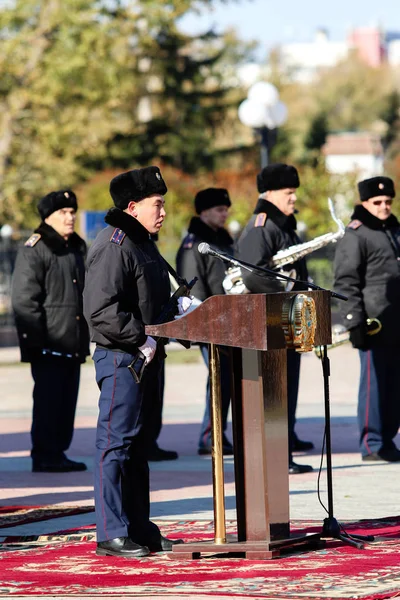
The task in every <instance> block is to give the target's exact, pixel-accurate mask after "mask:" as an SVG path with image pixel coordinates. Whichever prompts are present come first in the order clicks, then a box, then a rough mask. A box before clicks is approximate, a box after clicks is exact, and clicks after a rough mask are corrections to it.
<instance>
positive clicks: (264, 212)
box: [238, 163, 314, 474]
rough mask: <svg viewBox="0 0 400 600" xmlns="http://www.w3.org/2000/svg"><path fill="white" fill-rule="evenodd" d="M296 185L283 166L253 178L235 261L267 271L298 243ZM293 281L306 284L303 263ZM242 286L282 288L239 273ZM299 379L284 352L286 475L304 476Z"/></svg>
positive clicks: (295, 360) (294, 362) (294, 358)
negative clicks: (251, 206)
mask: <svg viewBox="0 0 400 600" xmlns="http://www.w3.org/2000/svg"><path fill="white" fill-rule="evenodd" d="M299 185H300V180H299V176H298V173H297V170H296V169H295V167H293V166H290V165H286V164H283V163H277V164H271V165H268V166H267V167H265V168H264V169H262V171H261V172H260V173H259V174H258V175H257V188H258V191H259V193H260V196H259V199H258V202H257V205H256V208H255V210H254V214H253V216H252V217H251V219H250V221H249V222H248V223H247V225H246V227H245V228H244V230H243V232H242V234H241V236H240V238H239V240H238V258H239V259H240V260H243V261H245V262H248V263H251V264H253V265H256V266H260V267H264V268H270V260H271V258H272V257H273V256H274V255H275V254H276V253H277V252H278V251H279V250H285V249H286V248H289V246H293V245H295V244H299V243H300V242H301V240H300V238H299V237H298V236H297V234H296V219H295V216H294V212H295V203H296V199H297V198H296V189H297V188H298V187H299ZM290 268H291V269H295V270H296V278H297V279H300V280H302V281H307V279H308V273H307V266H306V262H305V260H304V259H301V260H299V261H297V262H295V263H293V264H292V265H290ZM242 276H243V280H244V283H245V285H246V287H247V289H248V290H250V292H253V293H270V292H282V291H284V287H283V285H282V283H281V282H279V281H278V280H277V279H270V278H268V277H264V276H262V275H257V274H256V273H250V272H249V271H246V270H244V269H242ZM304 289H307V287H306V286H304V285H303V284H300V283H299V284H297V283H296V284H295V285H294V287H293V290H304ZM299 377H300V354H298V353H297V352H296V351H295V350H288V352H287V394H288V426H289V473H290V474H297V473H307V472H309V471H312V467H311V466H310V465H301V464H297V463H295V462H294V461H293V456H292V453H293V452H294V451H296V450H303V451H304V450H311V449H312V448H313V447H314V446H313V444H312V442H308V441H303V440H300V439H299V438H298V437H297V435H296V433H295V430H294V427H295V422H296V416H295V415H296V406H297V396H298V389H299Z"/></svg>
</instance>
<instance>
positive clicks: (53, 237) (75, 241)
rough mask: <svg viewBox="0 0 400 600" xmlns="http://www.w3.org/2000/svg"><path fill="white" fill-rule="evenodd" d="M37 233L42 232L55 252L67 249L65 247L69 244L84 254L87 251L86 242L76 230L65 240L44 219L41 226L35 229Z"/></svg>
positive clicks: (42, 236) (44, 240) (45, 240)
mask: <svg viewBox="0 0 400 600" xmlns="http://www.w3.org/2000/svg"><path fill="white" fill-rule="evenodd" d="M35 233H40V235H41V238H42V240H43V242H44V243H45V244H46V246H48V248H50V250H52V251H53V252H59V251H61V250H65V248H67V247H68V246H69V247H71V248H76V249H77V250H78V252H81V253H82V254H85V252H86V243H85V242H84V240H83V239H82V238H81V237H79V235H78V234H77V233H75V232H74V233H73V234H72V235H71V236H70V237H69V238H68V240H65V239H64V238H63V237H62V236H61V235H60V234H59V233H57V231H56V230H55V229H54V228H53V227H51V226H50V225H48V224H47V223H45V222H44V221H42V223H40V225H39V227H38V228H37V229H35Z"/></svg>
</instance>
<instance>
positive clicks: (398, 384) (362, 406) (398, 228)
mask: <svg viewBox="0 0 400 600" xmlns="http://www.w3.org/2000/svg"><path fill="white" fill-rule="evenodd" d="M358 191H359V196H360V200H361V204H357V205H356V207H355V210H354V212H353V215H352V217H351V218H352V220H351V222H350V224H349V225H348V226H347V228H346V232H345V235H344V237H343V238H342V240H340V242H339V244H338V247H337V250H336V255H335V289H336V290H337V291H338V292H340V293H342V294H345V295H346V296H347V297H348V301H347V302H345V303H343V304H342V305H341V306H342V314H343V317H344V321H345V323H346V326H347V329H348V330H349V331H350V341H351V342H352V344H353V347H354V348H357V349H358V350H359V355H360V362H361V373H360V383H359V392H358V425H359V432H360V449H361V456H362V460H365V461H379V460H381V461H387V462H398V461H400V450H399V449H398V448H397V447H396V445H395V443H394V441H393V438H394V437H395V435H396V434H397V431H398V429H399V425H400V401H399V389H400V345H399V341H400V310H399V308H400V224H399V221H398V220H397V219H396V217H395V216H394V215H393V214H392V202H393V198H394V197H395V189H394V184H393V181H392V180H391V179H390V178H389V177H381V176H379V177H372V178H370V179H365V180H363V181H360V182H359V183H358ZM367 319H378V320H379V321H380V322H381V325H382V329H381V330H380V331H379V332H378V333H376V334H375V335H368V326H367Z"/></svg>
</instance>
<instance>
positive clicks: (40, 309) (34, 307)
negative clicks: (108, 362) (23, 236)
mask: <svg viewBox="0 0 400 600" xmlns="http://www.w3.org/2000/svg"><path fill="white" fill-rule="evenodd" d="M85 254H86V244H85V242H84V241H83V240H82V238H80V237H79V235H77V234H76V233H73V234H72V235H71V236H70V237H69V239H68V240H67V241H66V240H65V239H64V238H63V237H62V236H60V235H59V234H58V233H57V232H56V231H55V229H53V227H50V225H47V223H44V222H43V223H41V224H40V226H39V227H38V229H36V231H35V234H34V235H32V236H31V237H30V238H29V240H28V241H27V242H26V244H25V246H23V247H22V248H21V249H20V250H19V252H18V255H17V260H16V263H15V269H14V275H13V285H12V305H13V310H14V314H15V323H16V326H17V332H18V338H19V344H20V348H21V360H22V361H23V362H31V361H32V360H34V359H35V358H37V357H38V356H40V354H41V351H42V350H43V349H44V348H46V349H49V350H53V351H56V352H60V353H62V354H72V356H73V357H74V358H79V360H80V361H81V362H84V361H85V357H86V356H87V355H88V354H89V332H88V328H87V324H86V322H85V319H84V318H83V305H82V304H83V303H82V292H83V285H84V276H85V266H84V260H85Z"/></svg>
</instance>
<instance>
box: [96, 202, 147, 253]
mask: <svg viewBox="0 0 400 600" xmlns="http://www.w3.org/2000/svg"><path fill="white" fill-rule="evenodd" d="M104 220H105V222H106V223H108V225H111V226H112V227H118V229H122V231H123V232H124V233H126V235H127V236H128V238H129V239H130V240H131V241H132V242H133V243H134V244H140V243H143V242H148V241H149V240H150V239H151V236H150V233H149V232H148V231H147V229H146V228H145V227H143V225H142V224H141V223H140V222H139V221H138V220H137V219H135V217H131V216H130V215H128V214H127V213H126V212H124V211H123V210H121V209H120V208H110V210H109V211H108V213H107V214H106V216H105V219H104Z"/></svg>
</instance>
